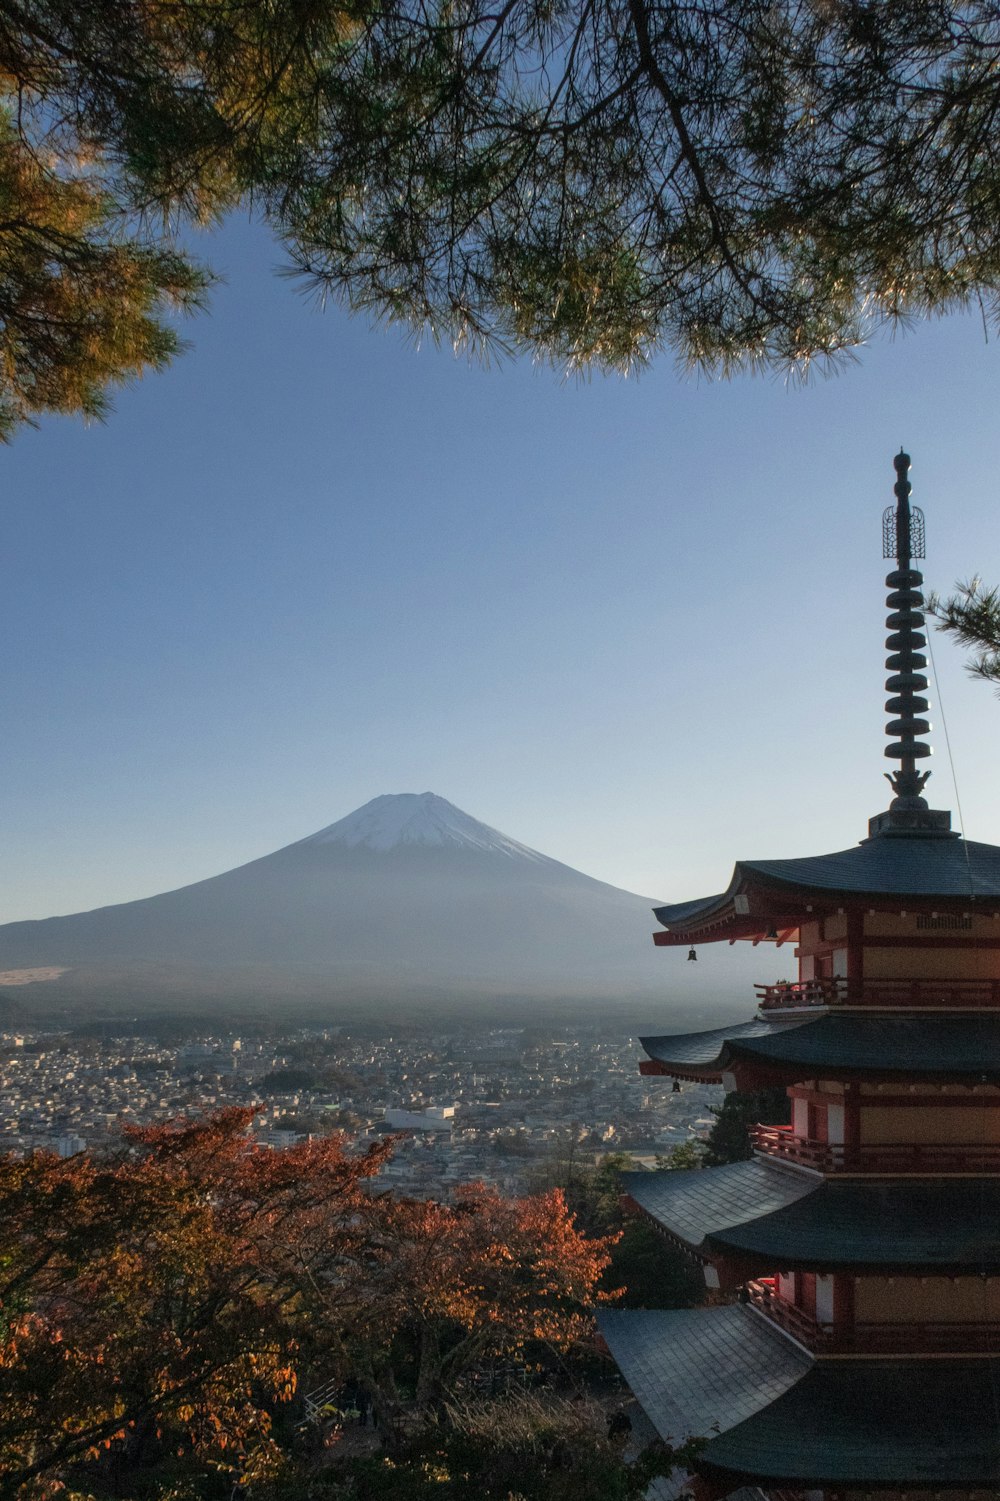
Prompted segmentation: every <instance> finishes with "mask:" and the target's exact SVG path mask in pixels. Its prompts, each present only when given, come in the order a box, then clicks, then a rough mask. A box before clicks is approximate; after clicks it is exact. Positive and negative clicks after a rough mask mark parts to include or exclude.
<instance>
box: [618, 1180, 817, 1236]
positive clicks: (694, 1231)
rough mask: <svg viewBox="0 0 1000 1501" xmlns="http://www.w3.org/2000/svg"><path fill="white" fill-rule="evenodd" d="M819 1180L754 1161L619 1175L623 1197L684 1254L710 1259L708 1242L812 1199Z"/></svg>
mask: <svg viewBox="0 0 1000 1501" xmlns="http://www.w3.org/2000/svg"><path fill="white" fill-rule="evenodd" d="M821 1182H822V1180H821V1179H819V1178H814V1177H812V1176H811V1175H810V1174H808V1173H802V1172H798V1171H796V1170H795V1169H793V1168H787V1167H783V1166H780V1165H778V1164H776V1163H772V1162H769V1161H767V1159H766V1158H761V1157H755V1158H752V1159H751V1160H750V1161H748V1162H730V1163H727V1164H726V1165H725V1166H724V1167H709V1168H699V1169H692V1170H690V1171H684V1170H681V1171H677V1170H670V1169H667V1170H665V1171H661V1172H654V1173H642V1172H637V1173H623V1174H622V1175H621V1186H622V1192H623V1193H625V1194H626V1195H627V1196H628V1198H629V1199H631V1201H632V1203H633V1204H634V1205H635V1206H636V1208H638V1209H640V1210H641V1211H642V1212H643V1213H644V1214H646V1215H648V1216H649V1218H650V1219H651V1220H652V1221H653V1222H654V1224H656V1225H657V1226H658V1227H659V1228H660V1229H661V1230H663V1231H665V1232H666V1233H667V1234H668V1235H669V1236H670V1237H671V1238H672V1239H673V1240H676V1241H677V1242H679V1244H681V1245H682V1246H683V1247H684V1248H685V1249H686V1250H689V1251H692V1252H693V1253H694V1254H695V1255H696V1256H701V1257H702V1258H703V1259H705V1260H709V1259H712V1251H711V1247H710V1245H709V1237H710V1236H712V1235H713V1234H714V1233H716V1232H719V1231H724V1230H727V1229H730V1228H732V1227H739V1226H743V1225H745V1224H746V1223H748V1222H751V1221H753V1220H755V1219H760V1218H761V1217H763V1216H768V1215H771V1214H773V1213H774V1211H776V1210H779V1209H784V1208H787V1207H788V1205H790V1204H794V1203H795V1201H796V1200H797V1199H800V1198H802V1197H803V1195H807V1194H812V1193H815V1192H816V1189H817V1188H818V1187H819V1186H820V1184H821Z"/></svg>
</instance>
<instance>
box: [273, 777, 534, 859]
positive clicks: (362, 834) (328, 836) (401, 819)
mask: <svg viewBox="0 0 1000 1501" xmlns="http://www.w3.org/2000/svg"><path fill="white" fill-rule="evenodd" d="M304 844H340V845H343V847H344V848H345V849H349V850H353V849H358V848H359V846H363V847H364V848H365V849H369V850H382V851H385V850H391V849H395V847H396V846H397V845H400V844H423V845H429V846H442V845H445V846H447V847H449V848H451V849H466V850H487V851H489V852H491V853H493V854H497V855H507V856H510V857H514V858H518V857H520V858H522V859H526V860H541V861H544V860H545V859H546V858H547V857H546V856H545V855H540V854H539V853H538V851H537V850H532V849H529V848H528V846H527V845H526V844H518V842H517V840H516V839H508V838H507V835H506V834H501V833H500V832H499V831H498V830H497V829H491V828H490V826H489V824H486V823H480V822H479V820H478V818H471V817H470V816H469V814H468V813H463V812H462V810H461V808H456V807H455V804H454V803H449V802H448V800H447V798H443V797H438V796H437V795H436V794H435V793H433V792H395V793H393V792H387V793H384V794H383V795H382V797H373V798H372V800H371V802H370V803H365V805H364V807H363V808H356V809H355V810H354V812H353V813H348V815H347V817H346V818H341V819H340V820H339V821H338V822H337V823H332V824H330V826H329V828H326V829H320V830H319V832H318V833H317V834H310V835H308V837H307V838H305V839H300V840H299V845H304ZM292 848H295V846H294V845H293V846H292ZM549 863H550V864H551V863H555V862H551V861H550V862H549Z"/></svg>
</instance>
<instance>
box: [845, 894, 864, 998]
mask: <svg viewBox="0 0 1000 1501" xmlns="http://www.w3.org/2000/svg"><path fill="white" fill-rule="evenodd" d="M864 972H865V915H864V913H863V912H862V911H860V909H853V910H851V911H850V912H848V914H847V999H848V1000H849V1001H860V999H861V989H862V984H863V981H864Z"/></svg>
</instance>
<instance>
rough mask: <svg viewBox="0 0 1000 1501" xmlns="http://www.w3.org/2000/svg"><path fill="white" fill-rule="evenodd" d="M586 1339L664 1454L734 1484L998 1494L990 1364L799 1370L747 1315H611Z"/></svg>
mask: <svg viewBox="0 0 1000 1501" xmlns="http://www.w3.org/2000/svg"><path fill="white" fill-rule="evenodd" d="M598 1326H599V1328H600V1330H601V1333H602V1335H603V1336H604V1339H605V1341H606V1343H607V1345H608V1348H609V1349H610V1351H611V1354H612V1356H613V1357H614V1359H615V1361H616V1362H617V1364H618V1366H619V1369H620V1370H621V1373H622V1375H623V1376H624V1378H625V1380H626V1381H627V1382H628V1384H629V1386H630V1388H631V1389H632V1391H633V1393H634V1394H635V1397H636V1399H637V1400H638V1402H639V1404H640V1405H641V1407H642V1408H643V1410H644V1411H645V1412H646V1414H647V1416H648V1417H649V1419H650V1421H651V1422H652V1424H653V1426H654V1427H655V1428H656V1430H657V1431H658V1433H659V1434H660V1435H661V1437H662V1438H663V1439H664V1440H665V1441H667V1442H674V1443H677V1442H679V1441H681V1440H683V1439H687V1438H692V1437H704V1438H707V1439H708V1442H707V1443H706V1445H705V1447H704V1449H703V1450H702V1451H701V1453H700V1455H699V1456H698V1459H697V1461H696V1469H697V1470H698V1471H699V1472H700V1473H702V1474H704V1475H706V1476H707V1477H708V1478H709V1479H713V1480H716V1481H717V1482H720V1483H721V1484H722V1485H725V1486H727V1487H728V1488H729V1489H731V1488H732V1487H734V1486H736V1485H740V1484H746V1483H748V1482H749V1483H759V1484H765V1485H766V1484H768V1483H772V1484H785V1485H788V1486H789V1487H795V1488H798V1487H809V1488H813V1487H815V1488H821V1487H824V1486H829V1487H831V1488H832V1487H838V1488H841V1487H842V1488H855V1487H857V1488H864V1487H866V1486H873V1487H885V1488H891V1489H893V1490H902V1489H904V1488H906V1487H908V1488H910V1489H917V1490H930V1489H935V1488H941V1489H957V1488H963V1489H980V1488H982V1489H990V1488H992V1487H995V1486H996V1485H997V1484H998V1483H1000V1424H998V1422H997V1405H996V1393H997V1392H998V1391H1000V1360H996V1359H981V1360H961V1359H946V1360H921V1359H919V1358H918V1359H910V1360H893V1359H869V1360H854V1359H852V1360H813V1359H812V1357H811V1356H809V1355H807V1354H806V1353H805V1351H803V1350H800V1349H799V1348H798V1347H797V1346H796V1345H794V1344H793V1343H792V1342H791V1341H790V1340H787V1339H785V1338H784V1337H783V1336H782V1335H780V1334H779V1333H778V1332H777V1331H776V1330H775V1329H773V1328H772V1326H771V1325H770V1324H768V1323H767V1321H766V1320H765V1319H763V1318H762V1317H760V1316H759V1315H758V1314H756V1313H755V1312H754V1311H753V1310H752V1309H748V1308H745V1307H742V1306H740V1305H730V1306H727V1307H721V1308H694V1309H676V1310H674V1309H672V1310H669V1311H664V1310H655V1311H653V1310H645V1309H613V1310H610V1309H608V1310H604V1311H602V1312H601V1313H600V1314H598Z"/></svg>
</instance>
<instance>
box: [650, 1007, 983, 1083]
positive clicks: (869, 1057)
mask: <svg viewBox="0 0 1000 1501" xmlns="http://www.w3.org/2000/svg"><path fill="white" fill-rule="evenodd" d="M639 1041H640V1042H641V1043H642V1046H643V1047H644V1048H645V1050H646V1052H647V1053H648V1055H649V1057H650V1058H651V1059H652V1060H653V1061H654V1063H658V1064H660V1065H662V1067H663V1070H664V1072H668V1073H669V1072H676V1073H678V1074H680V1075H682V1076H684V1077H692V1078H698V1079H702V1080H704V1081H705V1082H709V1081H711V1082H717V1081H718V1080H719V1079H720V1078H721V1076H722V1074H723V1072H724V1071H729V1070H732V1069H733V1068H734V1066H739V1065H740V1064H743V1065H744V1066H747V1067H749V1068H750V1069H752V1070H753V1069H756V1070H757V1071H758V1072H760V1073H763V1074H766V1075H768V1076H773V1077H774V1079H775V1081H780V1080H785V1081H787V1082H789V1083H792V1082H795V1081H796V1080H801V1079H811V1078H822V1077H834V1078H845V1077H847V1078H849V1077H851V1076H852V1075H854V1074H857V1075H863V1076H864V1077H865V1078H870V1079H879V1078H884V1079H892V1078H898V1077H904V1076H905V1077H906V1078H908V1079H927V1080H938V1081H952V1082H956V1081H957V1082H968V1083H977V1084H978V1083H996V1082H998V1081H1000V1016H998V1015H996V1014H995V1013H982V1014H969V1013H959V1012H955V1013H952V1014H950V1015H938V1016H913V1015H904V1016H888V1015H884V1014H883V1015H877V1016H864V1015H859V1014H858V1013H857V1012H854V1013H845V1012H841V1013H831V1014H829V1015H824V1016H818V1017H815V1018H806V1019H805V1020H801V1019H796V1020H792V1021H788V1022H784V1021H783V1022H779V1023H778V1024H776V1025H775V1024H772V1023H771V1022H767V1021H752V1022H744V1023H742V1024H741V1023H738V1022H737V1023H735V1024H734V1025H733V1026H731V1027H716V1028H714V1029H713V1030H712V1031H710V1032H692V1033H687V1034H681V1035H679V1036H676V1037H671V1036H663V1037H642V1038H640V1039H639Z"/></svg>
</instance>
